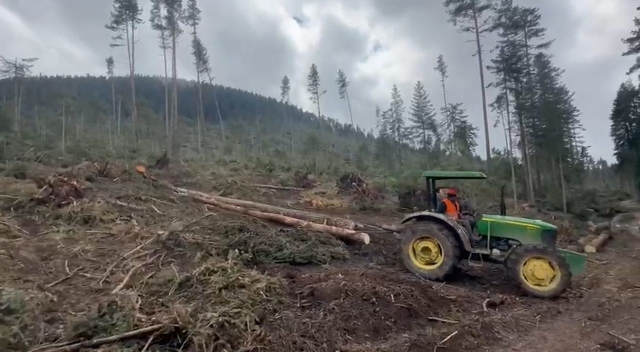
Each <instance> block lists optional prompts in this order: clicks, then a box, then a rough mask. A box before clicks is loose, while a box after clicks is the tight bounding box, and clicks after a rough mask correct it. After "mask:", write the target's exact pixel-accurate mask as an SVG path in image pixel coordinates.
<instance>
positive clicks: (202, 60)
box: [183, 0, 209, 153]
mask: <svg viewBox="0 0 640 352" xmlns="http://www.w3.org/2000/svg"><path fill="white" fill-rule="evenodd" d="M200 13H201V11H200V8H198V2H197V0H187V7H186V10H185V13H184V16H183V20H184V24H185V25H186V26H188V27H190V28H191V36H192V38H191V50H192V51H191V53H192V55H193V58H194V65H195V68H196V85H197V87H198V102H197V109H196V111H197V117H196V119H197V121H198V152H199V153H202V139H203V136H205V135H206V133H205V131H206V129H205V122H204V104H203V102H202V80H201V76H202V75H203V74H205V73H206V72H207V71H208V68H209V56H208V54H207V50H206V48H205V47H204V45H203V44H202V41H201V40H200V37H198V25H199V24H200V20H201V17H200Z"/></svg>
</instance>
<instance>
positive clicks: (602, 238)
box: [584, 232, 611, 253]
mask: <svg viewBox="0 0 640 352" xmlns="http://www.w3.org/2000/svg"><path fill="white" fill-rule="evenodd" d="M610 239H611V235H610V234H609V233H608V232H603V233H601V234H600V235H598V237H596V239H594V240H593V241H591V242H590V243H589V244H588V245H586V246H584V252H585V253H597V252H598V251H600V250H601V249H602V247H604V245H605V244H606V243H607V242H608V241H609V240H610Z"/></svg>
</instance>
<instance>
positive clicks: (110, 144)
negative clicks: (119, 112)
mask: <svg viewBox="0 0 640 352" xmlns="http://www.w3.org/2000/svg"><path fill="white" fill-rule="evenodd" d="M112 123H113V120H111V119H109V120H108V125H107V127H108V129H109V151H110V152H113V133H112V132H111V124H112Z"/></svg>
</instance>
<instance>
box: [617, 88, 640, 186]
mask: <svg viewBox="0 0 640 352" xmlns="http://www.w3.org/2000/svg"><path fill="white" fill-rule="evenodd" d="M610 119H611V138H612V139H613V145H614V147H613V148H614V155H615V157H616V161H617V163H618V168H619V171H620V173H621V174H622V175H624V176H625V177H626V178H627V179H635V180H636V182H635V184H634V187H635V190H636V192H637V194H638V195H639V196H640V161H638V159H639V158H640V90H639V89H638V88H637V87H635V86H634V85H633V84H632V83H631V82H630V81H627V82H625V83H623V84H621V85H620V88H619V89H618V93H617V94H616V98H615V100H614V101H613V108H612V111H611V117H610Z"/></svg>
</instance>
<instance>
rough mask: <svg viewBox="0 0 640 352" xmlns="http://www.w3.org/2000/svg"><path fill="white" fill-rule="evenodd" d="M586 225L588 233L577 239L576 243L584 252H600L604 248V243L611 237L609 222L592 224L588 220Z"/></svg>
mask: <svg viewBox="0 0 640 352" xmlns="http://www.w3.org/2000/svg"><path fill="white" fill-rule="evenodd" d="M587 225H588V227H589V232H590V234H589V235H588V236H585V237H583V238H581V239H580V240H578V243H580V245H581V246H582V249H583V251H584V252H585V253H597V252H600V251H601V250H602V249H603V248H604V245H605V244H607V242H609V240H610V239H611V233H610V231H609V229H610V225H609V222H602V223H599V224H594V223H593V222H591V221H589V223H588V224H587Z"/></svg>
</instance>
